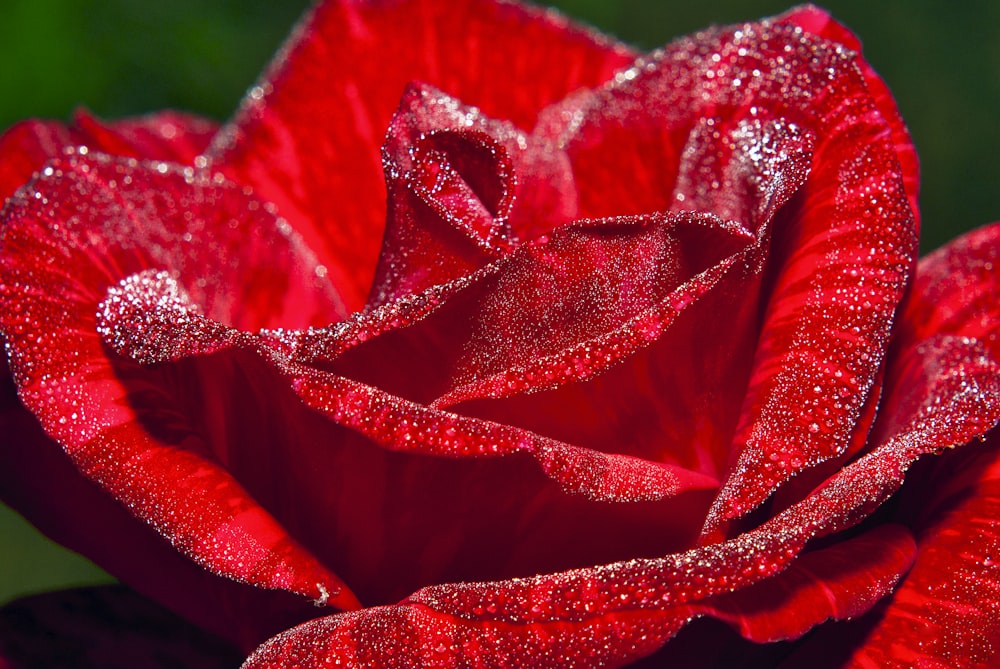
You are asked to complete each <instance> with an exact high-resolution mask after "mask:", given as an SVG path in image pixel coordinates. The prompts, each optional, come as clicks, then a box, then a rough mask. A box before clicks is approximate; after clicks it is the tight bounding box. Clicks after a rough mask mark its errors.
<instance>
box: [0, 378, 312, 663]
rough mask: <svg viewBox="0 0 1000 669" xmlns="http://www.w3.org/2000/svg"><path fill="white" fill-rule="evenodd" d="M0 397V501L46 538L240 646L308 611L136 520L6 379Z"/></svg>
mask: <svg viewBox="0 0 1000 669" xmlns="http://www.w3.org/2000/svg"><path fill="white" fill-rule="evenodd" d="M0 402H2V403H0V435H2V437H0V499H2V500H3V502H4V503H5V504H8V505H10V506H11V507H12V508H14V509H15V510H16V511H17V512H18V513H20V514H21V515H22V516H24V517H25V518H26V519H27V520H28V521H29V522H30V523H31V524H32V525H34V526H35V527H36V528H38V529H39V530H40V531H41V532H43V533H44V534H45V535H46V536H48V537H49V538H50V539H52V540H53V541H55V542H57V543H59V544H60V545H62V546H66V547H67V548H69V549H70V550H73V551H76V552H78V553H82V554H84V555H87V556H88V557H89V558H90V559H91V560H93V561H94V562H96V563H98V564H100V565H102V566H103V567H104V568H105V569H107V570H108V571H111V572H112V573H114V574H115V575H116V577H118V578H119V579H121V580H122V581H123V582H124V583H127V584H128V585H130V586H131V587H133V588H134V589H136V591H138V592H141V593H142V594H144V595H145V596H147V597H150V598H152V599H154V600H156V601H157V602H160V603H161V604H163V605H165V606H167V607H169V608H170V609H172V610H174V611H176V612H178V613H180V614H181V615H183V616H184V617H185V618H187V619H188V620H190V621H192V622H194V623H195V624H197V625H198V626H199V627H201V628H202V629H205V630H210V631H211V632H213V633H215V634H218V635H220V636H223V637H224V638H227V639H229V640H230V641H231V642H233V643H235V644H237V645H238V646H239V647H241V648H243V649H245V650H248V651H249V650H250V649H251V648H253V647H255V646H256V645H257V644H259V643H260V642H261V641H262V640H263V639H266V638H267V637H269V636H271V635H273V634H275V633H277V632H278V631H280V630H282V629H285V628H287V627H288V626H289V625H291V624H295V623H296V622H298V621H301V620H304V619H306V618H308V617H311V615H310V614H312V615H315V609H313V607H311V606H303V602H302V598H301V596H299V595H292V594H290V593H287V592H282V591H272V590H262V589H260V588H257V587H253V586H247V585H243V584H240V583H236V582H234V581H232V580H229V579H226V578H222V577H219V576H216V575H215V574H212V573H211V572H209V571H207V570H206V569H204V568H203V567H201V566H200V565H198V564H196V563H195V562H192V561H191V560H189V559H188V558H187V557H186V556H185V555H184V554H182V553H180V552H178V551H177V550H176V549H175V548H174V547H173V546H171V545H170V543H169V542H168V541H167V540H166V539H164V538H163V537H162V536H161V535H160V534H158V533H157V532H156V530H154V529H153V528H152V527H150V526H148V525H146V524H144V523H139V522H136V520H135V518H134V517H133V516H132V514H130V513H129V511H128V510H127V509H126V508H125V507H124V506H122V505H121V504H119V503H118V502H117V501H115V500H114V499H113V498H112V497H111V496H109V495H108V494H107V493H106V492H104V491H103V490H102V489H101V488H100V487H99V486H97V485H96V484H95V483H93V482H91V481H89V480H87V479H86V478H85V477H84V476H83V475H82V474H81V473H80V472H79V470H78V469H77V468H76V467H75V466H74V465H73V463H72V461H71V460H70V459H69V458H67V457H66V454H65V453H64V452H63V450H62V448H60V447H59V445H58V444H56V443H55V442H54V441H52V440H51V439H49V438H48V436H47V435H46V434H45V432H44V430H42V427H41V426H40V425H39V424H38V421H37V420H36V419H35V417H34V416H33V415H32V414H31V413H30V412H29V411H28V410H27V409H25V408H24V407H22V406H21V405H20V403H19V402H18V400H17V396H16V393H15V388H14V383H13V381H12V380H10V379H9V378H7V380H6V383H5V385H4V386H3V388H2V391H0ZM40 482H44V485H39V483H40Z"/></svg>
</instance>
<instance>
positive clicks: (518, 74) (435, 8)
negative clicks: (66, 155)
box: [211, 0, 634, 311]
mask: <svg viewBox="0 0 1000 669" xmlns="http://www.w3.org/2000/svg"><path fill="white" fill-rule="evenodd" d="M387 44H391V45H392V48H391V49H387V48H386V45H387ZM633 57H634V56H633V54H632V53H631V52H630V51H629V50H628V49H627V48H625V47H624V46H622V45H620V44H617V43H614V42H613V41H611V40H609V39H607V38H604V37H601V36H599V35H597V34H595V33H591V32H589V31H586V30H584V29H581V28H578V27H575V26H573V25H571V24H570V23H569V22H568V21H567V20H565V19H563V18H561V17H559V16H557V15H555V14H553V13H552V12H546V11H543V10H539V9H533V8H528V7H525V6H523V5H520V4H516V3H507V2H497V1H494V0H459V1H455V0H447V1H445V0H395V1H394V2H374V1H372V0H360V1H358V0H339V1H335V2H327V3H323V4H322V5H321V6H319V7H317V9H316V10H315V11H314V12H313V13H312V14H311V15H310V16H308V17H307V18H306V20H305V22H304V23H303V24H302V26H301V27H300V28H299V30H298V31H297V32H296V34H295V35H294V36H293V37H292V39H291V41H290V43H289V44H288V45H286V47H285V49H284V50H283V52H282V55H280V56H279V58H278V60H277V61H276V62H275V64H274V65H273V66H272V68H271V70H270V72H269V73H268V75H267V77H266V79H265V81H263V82H262V83H261V84H260V85H259V86H256V87H254V88H253V89H252V90H251V91H250V94H249V96H248V97H247V99H246V102H245V103H244V106H243V109H242V111H241V112H240V113H239V114H238V115H237V117H236V119H235V120H234V121H233V122H232V123H231V124H230V125H229V126H227V128H226V129H225V130H224V131H223V132H222V133H221V134H220V138H219V141H218V142H217V143H216V145H215V147H214V150H213V152H212V153H211V156H212V160H213V162H214V163H215V165H217V166H218V167H219V168H221V169H222V170H223V171H224V172H225V173H226V174H228V175H230V176H232V177H234V179H235V180H236V181H238V182H239V183H246V184H249V185H251V186H252V187H253V188H254V189H255V191H256V192H257V194H258V195H260V196H262V197H263V198H265V199H267V200H269V201H271V202H274V203H275V204H277V205H278V208H279V211H280V212H281V215H282V216H284V217H285V218H287V219H288V220H289V221H290V222H291V224H292V225H293V226H294V227H295V228H296V229H297V230H298V231H299V232H300V233H301V234H302V235H303V237H304V238H305V240H306V242H307V243H308V244H309V246H310V247H311V248H313V249H315V250H316V252H317V253H318V254H319V257H320V261H321V262H323V263H324V264H325V265H326V266H327V268H328V269H329V271H330V273H331V277H332V279H333V282H334V285H335V286H336V287H337V289H338V291H339V292H340V294H341V295H342V296H343V298H344V300H345V302H346V304H347V305H348V307H349V309H350V310H351V311H356V310H358V309H360V308H361V307H362V306H363V305H364V302H365V298H366V296H367V294H368V290H369V287H370V285H371V282H372V273H373V272H374V268H375V260H376V256H377V253H378V244H379V240H380V237H381V235H380V232H381V230H382V225H383V222H384V221H383V212H384V211H385V207H384V203H385V190H384V187H383V183H382V165H381V163H380V162H379V160H378V156H379V146H380V145H381V143H382V133H383V131H384V129H385V128H386V127H388V126H389V121H390V118H391V116H392V113H393V112H394V111H395V110H396V107H397V104H398V101H399V97H400V95H401V94H402V92H403V90H404V87H405V86H406V85H407V84H409V83H410V82H413V81H421V82H425V83H427V84H430V85H431V86H434V87H436V88H439V89H441V90H442V91H444V92H445V93H447V94H448V95H451V96H454V97H456V98H458V99H461V100H462V101H464V102H466V103H468V104H470V105H475V106H476V107H478V108H480V109H481V110H482V111H483V112H484V113H485V114H487V115H489V116H491V117H493V118H498V119H504V120H508V121H512V122H513V123H515V124H516V125H519V126H521V127H524V128H528V127H530V125H531V124H532V123H533V122H534V119H535V116H536V115H537V113H538V111H539V110H540V109H541V108H542V107H544V106H545V105H547V104H550V103H552V102H554V101H556V100H559V99H561V98H563V97H564V96H565V95H566V94H567V93H569V92H571V91H573V90H575V89H577V88H581V87H589V86H596V85H599V84H600V83H602V82H603V81H605V80H606V79H607V78H608V77H610V76H611V75H612V74H613V72H614V71H615V70H616V69H618V68H620V67H623V66H625V65H626V64H628V63H629V62H631V60H632V59H633Z"/></svg>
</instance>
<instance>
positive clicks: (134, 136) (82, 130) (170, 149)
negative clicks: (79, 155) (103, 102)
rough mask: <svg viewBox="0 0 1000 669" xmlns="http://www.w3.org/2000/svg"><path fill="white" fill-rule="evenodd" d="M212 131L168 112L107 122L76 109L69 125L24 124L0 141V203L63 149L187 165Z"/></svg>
mask: <svg viewBox="0 0 1000 669" xmlns="http://www.w3.org/2000/svg"><path fill="white" fill-rule="evenodd" d="M215 131H216V125H215V123H213V122H212V121H209V120H206V119H202V118H198V117H196V116H191V115H189V114H181V113H179V112H172V111H166V112H160V113H158V114H151V115H149V116H141V117H136V118H129V119H122V120H120V121H114V122H112V123H102V122H101V121H98V120H97V119H95V118H94V117H92V116H90V115H88V114H86V113H85V112H82V111H81V112H78V113H77V115H76V118H75V119H74V122H73V123H72V124H70V125H69V126H65V125H63V124H61V123H56V122H50V121H25V122H23V123H19V124H18V125H15V126H14V127H13V128H11V129H9V130H8V131H7V132H6V133H4V135H3V136H2V137H0V202H2V201H3V200H4V199H6V198H8V197H10V196H11V195H13V194H14V191H15V190H17V188H19V187H20V186H22V185H24V184H25V183H27V182H28V180H29V179H31V177H32V175H33V174H34V173H35V172H37V171H38V170H39V169H41V168H42V166H43V165H44V164H45V163H46V162H47V161H48V160H49V159H51V158H58V157H60V156H62V155H63V152H64V149H67V148H75V147H77V146H86V147H88V148H89V149H91V150H94V151H101V152H103V153H111V154H115V155H120V156H130V157H134V158H146V159H149V160H166V161H172V162H178V163H184V164H192V163H193V162H194V159H195V158H196V157H197V156H198V155H199V154H200V153H201V152H202V151H203V150H204V149H205V148H206V147H207V146H208V143H209V141H210V140H211V138H212V137H213V136H214V135H215Z"/></svg>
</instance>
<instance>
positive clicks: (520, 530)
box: [97, 272, 717, 602]
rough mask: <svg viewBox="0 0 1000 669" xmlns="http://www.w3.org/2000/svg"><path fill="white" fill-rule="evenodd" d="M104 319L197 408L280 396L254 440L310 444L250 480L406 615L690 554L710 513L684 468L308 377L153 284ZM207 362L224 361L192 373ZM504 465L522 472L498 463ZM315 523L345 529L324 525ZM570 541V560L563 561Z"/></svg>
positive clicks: (269, 462)
mask: <svg viewBox="0 0 1000 669" xmlns="http://www.w3.org/2000/svg"><path fill="white" fill-rule="evenodd" d="M98 311H99V313H100V316H99V322H98V325H97V327H98V329H99V330H100V331H101V332H102V334H103V336H104V337H105V342H106V343H107V344H108V345H109V346H110V347H112V348H113V349H114V350H116V351H118V352H119V353H121V354H123V355H126V356H129V357H133V358H134V359H136V360H137V361H139V362H142V363H144V364H163V363H171V365H176V366H172V367H170V368H171V369H173V370H174V372H173V373H174V374H177V375H178V376H179V377H181V378H184V379H187V381H184V382H183V383H181V385H183V386H184V387H190V388H201V387H203V388H204V390H202V391H199V393H198V395H201V396H211V395H212V394H213V387H214V386H213V385H212V383H210V382H214V383H218V384H221V385H222V386H226V385H227V384H231V383H232V382H231V381H230V379H232V378H239V379H240V384H242V385H245V384H246V383H247V381H248V380H250V381H251V382H252V383H253V384H255V385H259V386H260V387H261V388H267V389H268V391H269V406H268V408H267V410H266V411H265V412H261V411H260V410H259V409H257V408H254V409H253V411H254V412H255V414H254V417H253V418H252V419H250V418H247V417H244V418H241V424H244V425H245V426H246V427H245V431H246V433H247V434H248V435H255V434H258V433H260V432H262V431H263V432H264V433H265V434H266V433H267V431H268V430H271V429H273V428H272V426H271V423H270V422H269V420H268V418H267V417H268V416H269V415H274V416H278V417H279V418H280V420H281V421H282V422H283V424H284V425H285V431H286V433H287V430H288V429H289V427H288V426H294V430H295V435H296V436H295V437H294V438H288V436H287V434H286V436H285V438H284V439H282V440H280V442H279V443H280V444H281V445H282V446H281V447H280V448H275V445H274V444H273V443H270V442H266V441H257V440H255V445H254V448H253V454H254V457H253V458H252V460H250V461H246V462H241V463H240V472H241V474H240V477H241V480H243V481H247V480H253V481H257V483H256V485H255V486H254V489H255V490H259V489H260V486H264V489H265V490H266V491H267V499H268V507H269V508H276V509H280V518H281V520H282V522H283V523H285V524H286V526H289V527H294V528H296V530H297V534H298V535H299V536H303V537H306V538H307V543H308V545H309V546H310V547H311V548H312V549H313V550H315V551H318V553H319V554H320V555H322V556H323V558H324V560H326V561H328V562H329V563H331V564H333V565H334V566H335V567H336V569H337V572H338V573H340V574H341V575H343V576H344V577H345V579H347V580H349V582H350V583H351V585H352V587H353V588H354V589H355V591H356V592H359V594H362V596H364V597H365V598H366V599H367V600H368V601H383V602H384V601H392V599H390V596H393V595H394V596H395V598H396V599H398V598H399V597H401V596H403V595H404V594H406V592H409V591H412V589H413V588H414V587H417V586H419V585H422V584H426V583H431V582H442V580H444V579H443V578H442V577H446V578H447V577H451V578H474V577H478V578H482V577H483V576H484V575H492V574H499V575H513V574H515V573H525V572H527V573H531V572H532V571H542V570H552V569H553V568H566V567H568V566H579V565H583V564H593V563H595V562H599V561H606V560H607V559H608V558H609V557H610V558H612V559H615V558H621V557H625V556H628V555H634V554H643V553H645V554H650V553H651V552H653V553H655V552H662V551H663V550H664V548H667V547H671V548H676V547H678V546H685V545H689V543H690V541H691V540H692V538H693V535H694V531H695V530H696V527H694V526H693V522H692V521H696V520H697V519H699V518H700V517H701V515H702V514H703V510H704V507H703V506H702V504H703V503H704V502H705V497H704V495H694V496H693V495H692V493H694V492H697V491H698V490H700V489H704V488H706V487H708V488H711V489H714V487H715V486H716V485H717V482H716V481H714V480H713V479H710V478H707V477H704V476H701V475H699V474H697V473H694V472H688V471H685V470H684V469H683V468H678V467H672V466H670V465H661V464H658V463H653V462H649V461H645V460H641V459H637V458H633V457H628V456H624V455H614V454H607V453H601V452H597V451H590V450H587V449H581V448H578V447H574V446H571V445H568V444H561V443H558V442H554V441H553V440H551V439H545V438H542V437H539V436H537V435H533V434H531V433H528V432H525V431H523V430H519V429H516V428H513V427H509V426H502V425H497V424H492V423H488V422H486V421H482V420H477V419H473V418H469V417H463V416H458V415H455V414H452V413H448V412H444V411H441V410H435V409H431V408H428V407H426V406H421V405H419V404H415V403H413V402H408V401H406V400H403V399H402V398H398V397H394V396H392V395H389V394H387V393H385V392H384V391H379V390H377V389H374V388H372V387H370V386H367V385H364V384H362V383H359V382H357V381H353V380H350V379H347V378H344V377H340V376H337V375H335V374H332V373H330V372H325V371H322V370H317V369H315V368H308V367H304V366H302V365H301V364H299V363H296V362H294V361H293V360H291V359H290V357H293V356H289V352H288V349H287V348H286V347H285V344H286V342H285V341H284V339H283V338H282V336H281V334H276V333H271V332H267V331H265V332H263V333H261V334H258V335H254V334H251V333H246V332H239V331H235V330H232V329H229V328H226V327H225V326H223V325H222V324H220V323H218V322H212V321H210V320H208V319H206V318H205V317H204V316H202V315H200V314H198V313H197V310H196V309H195V308H194V306H193V304H192V303H191V302H190V301H188V300H187V299H186V297H185V294H184V293H183V292H182V291H181V290H180V287H179V286H177V285H176V284H175V283H174V284H172V283H171V280H170V279H169V277H165V276H162V275H159V274H158V273H155V272H146V273H141V274H139V275H135V276H133V277H130V278H129V279H126V280H124V281H122V282H121V283H120V284H119V285H118V286H115V287H112V288H111V289H110V290H109V292H108V297H107V298H106V300H105V301H104V302H103V303H102V305H101V306H100V307H99V309H98ZM233 347H236V348H237V349H242V350H243V351H252V352H254V353H255V354H257V355H259V356H261V357H262V358H263V359H264V360H266V361H268V362H270V363H271V367H272V369H273V372H272V373H271V374H270V375H268V374H267V370H266V369H262V367H263V365H261V363H260V361H257V363H256V364H254V360H252V359H249V358H247V357H246V356H243V357H239V356H238V355H237V353H238V351H230V352H229V353H222V354H220V352H221V351H224V350H225V349H231V348H233ZM202 353H216V355H212V356H204V355H203V356H202V357H199V358H197V359H188V358H187V357H188V356H192V355H197V354H202ZM279 373H280V374H281V375H283V376H284V377H285V378H284V379H282V378H281V377H280V376H279ZM283 386H284V387H287V386H291V388H292V390H293V391H294V393H296V394H297V395H298V397H299V398H301V399H302V400H304V402H305V406H303V405H302V404H301V403H300V402H298V401H295V397H294V396H293V395H291V393H290V392H288V390H286V389H285V388H284V387H283ZM289 398H291V399H292V401H289ZM232 401H233V402H234V403H236V402H239V401H241V400H240V398H239V397H236V398H234V400H232ZM306 406H308V407H312V408H314V409H315V410H316V411H317V412H321V413H322V414H324V415H325V416H327V417H329V418H331V419H332V421H333V422H328V421H325V420H323V419H321V418H320V417H319V416H318V415H317V413H314V412H311V411H308V410H307V409H306ZM192 410H196V411H198V410H200V409H199V408H198V407H197V405H195V406H192ZM257 414H260V415H259V416H258V415H257ZM334 422H335V423H338V424H340V425H343V426H346V427H349V428H350V430H344V429H342V428H338V426H337V425H335V424H334ZM321 423H326V426H325V428H324V426H323V425H322V424H321ZM258 424H260V425H261V426H262V427H257V425H258ZM361 435H364V437H367V438H364V437H362V436H361ZM373 441H374V442H375V443H377V444H380V445H382V446H383V447H385V448H386V449H388V451H386V450H383V449H380V448H373V447H372V446H373V444H372V442H373ZM390 451H391V452H390ZM520 453H524V454H530V455H531V456H533V457H534V458H535V460H537V462H538V463H539V465H541V469H542V470H543V471H544V472H545V473H546V474H547V475H548V476H549V477H551V478H552V479H554V480H555V481H556V482H558V483H559V486H560V487H562V489H564V490H568V491H570V492H575V493H581V494H582V495H586V496H587V497H590V498H593V499H598V500H620V501H629V502H632V504H630V505H608V504H606V503H603V504H600V503H588V502H587V500H584V499H581V497H579V496H567V495H565V494H563V493H562V492H561V491H560V488H559V487H557V486H554V485H552V484H551V483H550V482H549V481H548V480H547V479H546V478H545V477H544V476H539V472H538V470H537V468H536V467H535V466H534V465H533V463H531V462H530V461H527V460H526V459H525V458H524V457H520V458H519V457H516V456H517V455H518V454H520ZM428 455H436V456H445V457H435V458H429V457H427V456H428ZM501 455H506V456H511V457H507V458H504V460H505V462H502V463H500V462H497V461H496V460H493V461H492V462H491V461H490V460H489V458H495V456H501ZM456 458H462V459H461V460H456ZM484 458H486V459H484ZM287 489H294V490H296V496H295V500H294V502H293V503H290V502H291V500H288V498H287V496H286V495H282V494H281V491H283V490H287ZM683 492H687V493H688V494H686V495H682V494H681V493H683ZM667 498H669V499H667ZM661 500H662V501H661ZM317 516H320V517H325V518H331V519H334V521H332V522H331V523H329V524H323V525H317V524H316V523H314V522H313V519H314V518H315V517H317ZM639 527H641V528H643V531H641V532H639V531H636V528H639ZM581 532H582V533H583V534H584V535H585V537H584V538H581ZM470 537H471V538H470ZM568 541H572V542H573V544H574V546H575V548H574V551H573V552H571V553H568V552H566V551H565V550H563V548H564V546H565V544H566V542H568ZM346 544H350V546H351V550H350V551H344V550H343V549H342V546H343V545H346ZM401 565H405V567H401ZM385 573H393V574H395V576H394V577H393V579H386V578H385V577H384V574H385ZM405 586H409V589H407V590H403V591H402V592H400V589H401V588H403V587H405Z"/></svg>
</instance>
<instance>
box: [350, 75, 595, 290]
mask: <svg viewBox="0 0 1000 669" xmlns="http://www.w3.org/2000/svg"><path fill="white" fill-rule="evenodd" d="M382 153H383V163H384V164H385V167H386V185H387V188H388V191H389V213H388V220H387V224H386V230H385V237H384V238H383V241H382V252H381V255H380V256H379V264H378V269H377V270H376V273H375V281H374V284H373V286H372V290H371V296H370V299H369V304H368V308H369V309H370V308H372V307H377V306H380V305H382V304H385V303H387V302H389V301H391V300H393V299H398V298H401V297H403V296H405V295H407V294H411V293H418V292H420V291H422V290H425V289H427V288H430V287H431V286H433V285H435V284H442V283H446V282H448V281H451V280H454V279H457V278H459V277H462V276H465V275H467V274H470V273H471V272H473V271H474V270H476V269H478V268H479V267H481V266H483V265H484V264H486V262H487V261H489V260H492V259H495V258H498V257H502V256H503V255H505V254H506V253H508V252H509V251H510V250H511V249H513V248H515V247H516V246H517V245H518V244H519V243H520V241H521V240H523V239H531V238H532V237H534V236H537V234H539V232H541V231H548V230H549V229H551V228H554V227H556V226H557V225H560V224H562V223H565V222H566V221H568V220H570V218H572V216H573V215H574V214H575V213H576V209H575V201H576V193H575V191H574V190H573V179H572V174H571V172H570V170H569V164H568V161H567V160H566V157H565V155H564V154H563V153H562V152H561V151H559V150H558V149H557V148H556V147H555V146H554V145H552V144H551V143H549V142H546V141H544V140H537V139H534V138H532V137H529V136H528V135H526V134H525V133H524V132H521V131H519V130H517V129H516V128H515V127H514V126H513V125H511V124H510V123H503V122H499V121H495V120H492V119H489V118H487V117H485V116H483V115H482V113H481V112H480V111H479V110H478V109H475V108H473V107H468V106H465V105H463V104H461V103H460V102H459V101H458V100H455V99H454V98H451V97H449V96H447V95H445V94H444V93H442V92H440V91H438V90H436V89H434V88H431V87H429V86H426V85H411V86H410V87H409V88H408V89H407V91H406V93H405V94H404V95H403V101H402V103H401V105H400V109H399V111H398V112H397V113H396V115H395V116H394V117H393V121H392V124H391V125H390V126H389V133H388V136H387V138H386V144H385V145H384V146H383V147H382Z"/></svg>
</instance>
